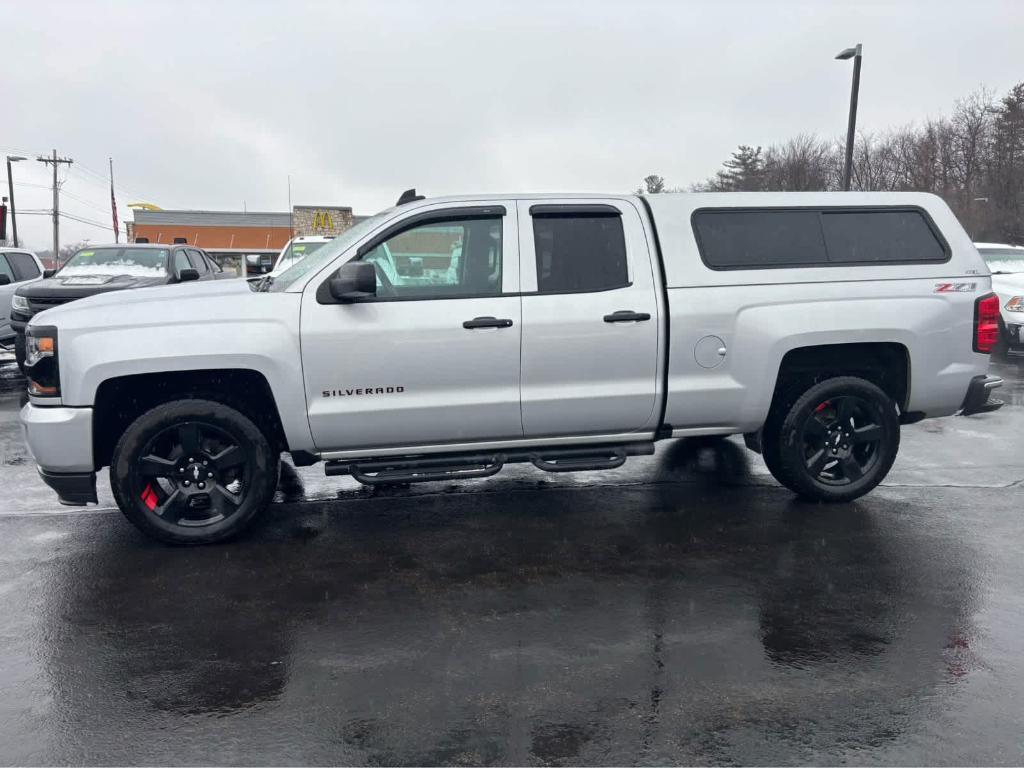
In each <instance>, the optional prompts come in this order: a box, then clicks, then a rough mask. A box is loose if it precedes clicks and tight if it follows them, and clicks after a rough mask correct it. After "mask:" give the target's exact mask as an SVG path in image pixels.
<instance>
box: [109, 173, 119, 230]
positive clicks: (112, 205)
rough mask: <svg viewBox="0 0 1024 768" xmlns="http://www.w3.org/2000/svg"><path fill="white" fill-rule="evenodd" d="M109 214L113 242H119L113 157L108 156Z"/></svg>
mask: <svg viewBox="0 0 1024 768" xmlns="http://www.w3.org/2000/svg"><path fill="white" fill-rule="evenodd" d="M110 215H111V216H112V217H113V219H114V242H115V243H120V242H121V231H120V229H119V228H118V225H117V198H116V197H114V159H113V158H110Z"/></svg>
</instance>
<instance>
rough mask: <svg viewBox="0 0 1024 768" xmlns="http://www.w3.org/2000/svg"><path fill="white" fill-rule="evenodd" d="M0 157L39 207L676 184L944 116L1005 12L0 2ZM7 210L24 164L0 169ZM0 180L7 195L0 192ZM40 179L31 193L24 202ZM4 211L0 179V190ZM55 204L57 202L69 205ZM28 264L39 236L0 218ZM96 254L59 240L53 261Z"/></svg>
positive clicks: (88, 209)
mask: <svg viewBox="0 0 1024 768" xmlns="http://www.w3.org/2000/svg"><path fill="white" fill-rule="evenodd" d="M0 12H2V22H0V26H2V28H3V29H4V34H3V39H2V42H0V60H2V61H3V67H2V68H0V152H3V153H4V154H11V153H19V154H27V155H31V156H33V157H34V156H35V155H36V154H37V153H48V152H49V151H50V150H52V149H53V148H56V149H57V151H58V153H59V154H61V155H62V156H68V157H71V158H73V159H74V160H75V165H74V166H72V168H71V169H70V171H64V170H62V171H61V175H62V176H66V178H67V183H66V185H65V186H64V191H65V192H66V193H67V194H66V195H63V196H62V198H61V205H62V208H63V209H64V210H66V211H67V212H68V213H71V214H73V215H76V216H79V217H82V218H86V219H93V220H96V221H99V222H102V223H104V224H108V223H109V221H110V214H109V191H108V189H107V188H105V187H104V182H103V181H102V178H101V177H103V176H105V175H106V172H107V158H108V157H111V156H112V157H113V158H114V172H115V177H116V182H117V183H116V186H117V187H118V206H119V210H120V213H121V218H122V219H125V218H129V217H130V216H131V214H130V212H129V210H128V207H127V204H128V203H129V202H136V201H138V200H142V201H146V202H151V203H154V204H156V205H159V206H161V207H163V208H200V209H223V210H241V209H242V207H243V204H244V205H245V206H246V207H247V208H248V210H250V211H253V210H275V211H284V210H287V177H288V175H289V174H290V175H291V179H292V200H293V202H294V203H296V204H340V205H350V206H352V207H353V208H354V209H355V211H356V213H371V212H374V211H376V210H379V209H381V208H383V207H386V206H389V205H391V204H393V203H394V201H395V199H396V198H397V196H398V194H399V193H400V192H401V191H402V190H403V189H405V188H407V187H412V186H415V187H416V188H417V189H418V190H419V191H420V192H421V193H426V194H427V195H438V194H448V193H467V192H502V191H559V190H572V191H616V192H618V191H627V190H631V189H635V188H636V187H637V186H638V184H639V183H640V180H641V179H642V178H643V176H645V175H646V174H648V173H651V172H657V173H660V174H662V175H663V176H665V177H666V179H667V180H668V182H669V184H670V185H671V184H675V185H686V184H689V183H691V182H693V181H697V180H700V179H703V178H705V177H707V176H709V175H711V174H712V173H713V172H714V171H715V169H716V168H717V167H718V166H719V164H720V163H721V161H722V160H723V159H724V158H726V157H728V155H729V153H730V152H731V151H732V149H733V148H734V147H735V146H736V145H737V144H739V143H751V144H767V143H771V142H773V141H778V140H783V139H785V138H787V137H789V136H792V135H794V134H797V133H800V132H816V133H819V134H823V135H830V136H833V135H835V136H838V135H842V134H843V133H844V132H845V125H846V110H847V103H848V99H849V80H850V70H851V66H850V63H849V62H838V61H833V60H832V57H833V56H834V55H835V53H837V52H838V51H839V50H840V49H842V48H844V47H846V46H848V45H852V44H854V43H857V42H862V43H863V44H864V70H863V79H862V90H861V108H860V117H859V125H860V126H861V127H864V128H866V129H881V128H884V127H886V126H890V125H900V124H904V123H907V122H910V121H915V120H921V119H923V118H925V117H927V116H929V115H938V114H941V113H943V112H948V111H949V109H950V107H951V106H952V103H953V101H954V100H955V99H956V98H958V97H960V96H963V95H966V94H967V93H969V92H971V91H972V90H974V89H976V88H977V87H979V86H981V85H987V86H989V87H991V88H993V89H995V90H997V91H999V92H1004V91H1005V90H1006V89H1008V88H1009V87H1010V86H1011V85H1013V84H1014V83H1015V82H1017V81H1019V80H1022V79H1024V54H1022V41H1024V2H1022V0H987V1H986V0H973V2H966V1H960V2H952V1H951V0H931V1H930V2H916V1H913V0H907V1H905V2H868V1H867V0H850V1H846V0H836V1H835V2H829V1H828V0H821V1H820V2H797V1H795V0H762V1H761V2H728V1H727V0H717V2H647V3H644V2H636V1H635V0H634V1H632V2H629V1H626V0H616V1H614V2H612V1H608V2H598V1H595V2H556V1H552V0H548V1H547V2H527V1H526V0H508V1H507V2H500V3H499V2H487V1H486V0H470V1H469V2H461V1H456V2H452V1H449V0H446V1H445V2H439V1H438V0H433V1H431V2H421V3H411V2H409V3H407V2H386V1H385V0H378V2H366V3H362V2H331V3H314V2H307V3H303V2H298V1H297V0H287V2H286V1H285V0H278V2H268V1H266V0H245V1H244V2H196V3H193V2H184V1H183V0H174V1H173V2H159V1H157V0H145V1H141V0H133V1H132V2H112V3H100V2H84V1H80V2H68V3H47V2H39V1H38V0H37V1H36V2H31V3H30V2H21V1H20V0H0ZM14 169H15V170H14V177H15V180H16V182H18V183H19V184H20V185H19V186H16V187H15V193H16V196H17V197H16V200H17V203H18V207H19V208H21V209H24V210H25V211H26V212H27V211H28V210H31V209H36V210H38V209H43V208H49V206H50V200H51V197H50V192H49V189H48V188H44V186H45V185H48V184H49V178H50V177H49V176H48V171H47V169H46V168H45V167H44V166H43V165H42V164H41V163H37V162H35V161H34V160H33V161H32V162H22V163H19V164H17V165H15V166H14ZM4 181H6V179H4ZM37 185H40V186H37ZM3 194H6V185H5V186H4V192H3ZM75 198H77V199H75ZM19 224H20V226H19V233H20V234H21V235H22V239H23V240H25V241H27V242H28V244H29V245H30V246H33V247H37V248H40V249H42V248H47V247H49V245H50V241H51V234H50V232H51V230H50V223H49V219H48V218H47V217H45V216H40V215H27V214H26V215H25V216H19ZM83 238H89V239H91V240H92V241H93V242H102V241H105V240H110V239H112V233H111V231H110V229H109V228H108V229H107V230H106V231H104V230H103V229H100V228H98V227H95V226H91V225H86V224H78V223H74V222H70V221H67V222H64V223H62V237H61V241H62V243H68V242H73V241H75V240H79V239H83Z"/></svg>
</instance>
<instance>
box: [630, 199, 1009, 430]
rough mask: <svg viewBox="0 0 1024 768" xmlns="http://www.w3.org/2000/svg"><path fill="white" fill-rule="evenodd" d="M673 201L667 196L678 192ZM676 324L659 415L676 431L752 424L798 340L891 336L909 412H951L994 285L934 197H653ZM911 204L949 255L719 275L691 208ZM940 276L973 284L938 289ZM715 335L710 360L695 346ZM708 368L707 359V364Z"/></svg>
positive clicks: (974, 357)
mask: <svg viewBox="0 0 1024 768" xmlns="http://www.w3.org/2000/svg"><path fill="white" fill-rule="evenodd" d="M673 198H674V199H673ZM648 201H649V203H650V205H651V208H652V214H653V216H654V219H655V223H656V225H657V228H658V233H659V238H660V242H661V247H662V252H663V258H664V260H665V272H666V282H667V286H668V287H667V293H668V305H669V316H670V322H671V334H670V354H669V369H668V401H667V405H666V414H665V421H666V423H668V424H670V425H672V427H673V428H674V430H675V433H676V434H686V433H691V434H692V433H697V434H699V433H723V434H725V433H732V432H748V431H753V430H756V429H758V428H759V427H760V426H761V425H762V424H763V423H764V420H765V417H766V416H767V413H768V409H769V407H770V405H771V400H772V395H773V393H774V388H775V382H776V380H777V377H778V372H779V367H780V363H781V361H782V359H783V357H784V356H785V354H786V353H787V352H789V351H790V350H793V349H797V348H799V347H806V346H815V345H822V344H846V343H856V342H895V343H898V344H902V345H903V346H904V347H906V349H907V350H908V352H909V356H910V371H909V388H908V389H909V393H908V398H907V402H906V403H901V404H900V406H901V408H904V409H905V410H913V411H924V412H925V413H926V414H927V415H928V416H943V415H948V414H951V413H954V412H956V411H957V410H958V409H959V408H960V405H961V403H962V401H963V397H964V395H965V393H966V390H967V386H968V383H969V382H970V380H971V378H972V377H973V376H976V375H978V374H979V373H985V371H986V370H987V367H988V355H981V354H977V353H975V352H974V351H973V349H972V341H973V321H974V302H975V300H976V299H977V298H978V297H979V296H982V295H984V294H985V293H987V292H989V290H990V289H991V279H990V277H989V276H988V270H987V268H986V267H985V265H984V262H983V261H982V260H981V257H980V256H979V255H978V253H977V251H976V250H975V249H974V246H973V244H972V243H971V241H970V239H969V238H968V236H967V234H966V233H965V232H964V231H963V228H962V227H961V226H960V224H959V222H958V221H957V220H956V217H955V216H954V215H953V214H952V212H951V211H950V210H949V208H948V207H947V206H946V205H945V203H943V202H942V200H940V199H939V198H937V197H935V196H933V195H924V194H905V193H879V194H875V193H754V194H750V193H747V194H743V193H737V194H730V193H719V194H691V195H654V196H650V197H649V198H648ZM805 205H808V206H809V205H819V206H885V205H895V206H915V207H919V208H922V209H923V210H924V211H925V212H926V213H927V214H928V216H929V217H930V218H931V220H932V222H933V223H934V224H935V226H936V228H937V229H938V230H939V231H940V232H941V234H942V236H943V238H944V239H945V240H946V242H947V244H948V245H949V249H950V258H949V260H948V261H947V262H945V263H918V264H879V265H870V266H829V267H816V268H797V269H794V268H780V269H756V270H754V269H738V270H728V271H719V270H713V269H710V268H709V267H707V266H706V265H705V264H704V262H703V261H702V260H701V257H700V253H699V252H698V248H697V244H696V241H695V238H694V235H693V229H692V225H691V215H692V213H693V211H694V210H696V209H698V208H705V207H708V208H719V207H772V206H778V207H792V206H805ZM944 283H960V284H961V285H963V286H970V290H962V291H948V292H947V291H944V290H940V289H939V286H940V285H942V284H944ZM708 336H714V337H718V338H720V339H721V340H722V341H723V342H724V346H725V347H726V350H727V351H726V355H725V357H724V358H723V359H722V360H721V363H720V364H718V365H717V366H716V367H713V368H704V367H702V366H701V365H700V364H699V363H698V362H697V359H696V358H697V356H698V355H697V352H696V349H697V346H698V343H699V342H701V340H702V339H705V338H706V337H708ZM704 362H705V364H706V363H707V360H706V358H705V360H704Z"/></svg>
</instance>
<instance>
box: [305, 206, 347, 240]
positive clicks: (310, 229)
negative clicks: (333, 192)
mask: <svg viewBox="0 0 1024 768" xmlns="http://www.w3.org/2000/svg"><path fill="white" fill-rule="evenodd" d="M292 222H293V226H294V227H295V235H296V237H300V236H305V235H325V236H327V237H336V236H337V235H340V234H341V233H342V232H344V231H345V230H346V229H348V228H349V227H351V226H352V209H351V208H348V207H335V206H327V205H296V206H294V207H293V208H292Z"/></svg>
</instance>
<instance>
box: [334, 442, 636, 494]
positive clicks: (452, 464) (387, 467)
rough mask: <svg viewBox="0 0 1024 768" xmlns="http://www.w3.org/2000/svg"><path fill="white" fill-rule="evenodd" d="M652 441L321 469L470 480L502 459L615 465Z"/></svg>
mask: <svg viewBox="0 0 1024 768" xmlns="http://www.w3.org/2000/svg"><path fill="white" fill-rule="evenodd" d="M653 453H654V443H652V442H645V443H623V444H618V445H606V446H580V447H576V448H566V447H557V448H541V449H536V448H531V449H522V450H509V451H503V452H501V453H451V454H430V455H419V456H403V457H395V458H386V459H381V458H367V459H354V460H349V461H337V460H335V461H328V462H327V463H326V464H325V465H324V473H325V474H326V475H330V476H336V475H351V476H352V477H353V478H354V479H355V480H357V481H358V482H360V483H363V484H364V485H381V484H384V483H426V482H436V481H439V480H471V479H476V478H480V477H490V476H491V475H496V474H498V472H500V471H501V470H502V468H503V467H504V466H505V465H506V464H513V463H522V462H530V463H532V464H533V465H534V466H535V467H537V469H542V470H544V471H545V472H581V471H586V470H600V469H615V468H616V467H621V466H622V465H623V464H625V463H626V459H627V458H628V457H629V456H650V455H651V454H653Z"/></svg>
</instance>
